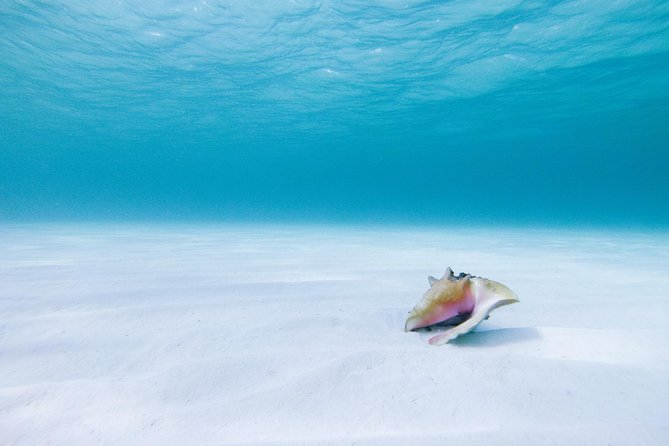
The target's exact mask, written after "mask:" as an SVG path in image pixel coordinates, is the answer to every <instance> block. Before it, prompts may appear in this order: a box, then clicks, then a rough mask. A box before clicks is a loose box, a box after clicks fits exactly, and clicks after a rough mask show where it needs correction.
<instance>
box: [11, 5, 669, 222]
mask: <svg viewBox="0 0 669 446" xmlns="http://www.w3.org/2000/svg"><path fill="white" fill-rule="evenodd" d="M0 30H1V31H2V32H1V33H0V92H1V94H0V111H1V113H0V220H54V219H55V220H68V219H72V220H80V219H93V220H100V219H101V220H106V219H111V220H114V219H122V220H133V219H158V220H160V219H166V220H180V219H184V220H198V219H204V220H239V219H241V220H249V219H250V220H256V219H258V220H259V219H265V220H272V221H273V220H281V221H283V220H300V221H311V220H318V221H322V220H337V221H365V222H369V221H372V222H377V221H378V222H421V223H422V222H425V223H429V222H451V223H465V224H468V223H489V222H498V223H513V224H516V223H519V224H524V223H530V224H535V223H537V224H544V223H545V224H566V225H572V224H573V225H580V224H588V225H631V226H660V227H666V226H667V225H668V222H669V204H668V203H669V179H668V174H669V2H667V1H641V0H637V1H634V0H628V1H626V0H621V1H616V0H605V1H580V0H578V1H577V0H568V1H556V2H535V1H517V0H509V1H476V0H473V1H448V2H437V1H394V0H385V1H381V0H379V1H374V0H369V1H341V2H335V1H327V0H324V1H311V0H293V1H279V0H273V1H223V2H217V1H214V0H207V1H185V0H173V1H168V0H161V1H151V0H148V1H147V0H144V1H122V0H119V1H111V0H100V1H75V0H65V1H61V2H42V1H29V0H26V1H10V0H6V1H2V2H0Z"/></svg>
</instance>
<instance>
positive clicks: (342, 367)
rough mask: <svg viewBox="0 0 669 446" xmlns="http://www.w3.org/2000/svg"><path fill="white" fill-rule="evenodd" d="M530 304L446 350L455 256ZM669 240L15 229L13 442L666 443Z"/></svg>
mask: <svg viewBox="0 0 669 446" xmlns="http://www.w3.org/2000/svg"><path fill="white" fill-rule="evenodd" d="M449 265H450V266H452V267H453V269H454V270H455V271H456V273H457V272H459V271H466V272H470V273H473V274H476V275H481V276H485V277H489V278H492V279H494V280H497V281H500V282H502V283H505V284H506V285H508V286H509V287H510V288H511V289H512V290H514V291H515V292H516V293H517V294H518V296H519V297H520V299H521V302H520V303H519V304H516V305H511V306H508V307H503V308H500V309H499V310H497V311H495V312H494V313H493V314H492V317H491V318H490V319H489V320H488V321H485V322H484V323H483V324H482V325H481V326H480V327H479V328H478V329H477V331H476V332H474V333H471V334H469V335H467V336H464V337H461V338H459V339H457V340H456V341H455V342H453V343H452V344H448V345H445V346H441V347H432V346H430V345H428V344H427V343H426V339H427V337H428V336H429V334H420V333H404V332H403V326H404V321H405V317H406V315H407V312H408V311H409V310H410V309H411V307H412V306H413V305H414V304H415V303H416V302H417V301H418V300H419V299H420V297H421V295H422V294H423V292H424V291H425V290H426V289H427V279H426V276H427V275H430V274H431V275H441V274H442V273H443V270H444V269H445V268H446V267H447V266H449ZM668 322H669V236H667V235H663V234H657V233H656V234H652V233H615V232H564V231H548V230H545V231H529V230H503V231H498V230H492V229H491V230H485V229H478V230H461V229H443V230H435V229H430V230H428V229H420V230H412V229H383V230H380V229H379V230H375V229H369V228H367V229H350V228H349V229H346V228H334V227H316V226H312V227H269V226H267V227H262V226H253V227H240V226H201V227H187V226H153V227H152V226H119V227H112V226H87V227H86V226H74V225H70V226H52V227H45V226H41V227H38V226H4V227H2V228H0V443H2V444H3V445H15V444H16V445H42V444H55V445H92V444H110V445H111V444H113V445H125V444H130V445H140V444H141V445H146V444H160V445H186V444H197V445H203V444H204V445H208V444H211V445H233V444H285V445H296V444H323V445H339V444H342V445H343V444H346V445H350V444H354V445H404V444H420V445H432V444H434V445H444V444H467V445H490V444H501V445H525V444H526V445H536V444H541V445H542V446H547V445H564V444H583V445H585V444H587V445H629V444H634V445H646V444H647V445H661V444H666V441H667V438H669V325H668Z"/></svg>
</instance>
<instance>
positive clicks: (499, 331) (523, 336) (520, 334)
mask: <svg viewBox="0 0 669 446" xmlns="http://www.w3.org/2000/svg"><path fill="white" fill-rule="evenodd" d="M540 338H541V334H540V333H539V330H537V329H536V328H535V327H518V328H496V329H492V330H482V331H472V332H470V333H467V334H466V335H464V336H460V337H458V338H456V339H453V340H452V341H451V342H450V343H451V344H453V345H455V346H458V347H497V346H500V345H509V344H516V343H520V342H527V341H535V340H537V339H540Z"/></svg>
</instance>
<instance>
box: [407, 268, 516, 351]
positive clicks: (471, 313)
mask: <svg viewBox="0 0 669 446" xmlns="http://www.w3.org/2000/svg"><path fill="white" fill-rule="evenodd" d="M428 281H429V282H430V289H429V290H427V291H426V292H425V294H424V295H423V300H421V301H420V302H418V304H417V305H416V306H415V307H414V308H413V310H411V312H410V313H409V317H408V318H407V322H406V325H405V326H404V331H412V330H416V329H417V328H424V327H429V326H431V325H446V326H452V328H449V329H448V330H445V331H442V332H441V333H439V334H438V335H436V336H433V337H431V338H430V339H429V341H428V342H429V343H430V344H431V345H441V344H445V343H447V342H448V341H450V340H452V339H455V338H457V337H458V336H460V335H461V334H465V333H469V332H470V331H472V330H473V329H474V328H475V327H476V326H477V325H478V324H480V323H481V322H482V321H483V320H484V319H487V318H488V314H490V312H491V311H492V310H494V309H495V308H497V307H501V306H502V305H509V304H513V303H516V302H518V297H517V296H516V295H515V294H514V292H513V291H511V290H510V289H509V288H507V287H506V286H505V285H502V284H501V283H499V282H495V281H493V280H489V279H484V278H483V277H476V276H472V275H470V274H466V273H460V274H459V275H458V276H455V275H454V274H453V270H452V269H451V268H448V269H447V270H446V273H445V274H444V277H442V278H441V279H435V278H434V277H432V276H429V277H428Z"/></svg>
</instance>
